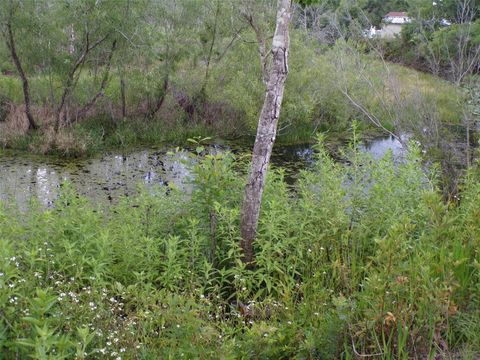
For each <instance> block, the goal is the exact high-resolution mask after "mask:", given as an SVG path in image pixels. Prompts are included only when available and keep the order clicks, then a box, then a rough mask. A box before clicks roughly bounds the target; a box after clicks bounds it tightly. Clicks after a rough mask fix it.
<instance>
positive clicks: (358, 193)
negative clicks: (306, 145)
mask: <svg viewBox="0 0 480 360" xmlns="http://www.w3.org/2000/svg"><path fill="white" fill-rule="evenodd" d="M317 150H318V159H317V163H316V165H315V167H314V168H313V169H311V170H309V171H304V172H302V174H301V175H300V179H299V180H298V183H297V184H296V185H295V188H294V189H293V190H294V191H292V189H291V188H289V187H288V186H287V185H286V183H285V181H284V180H283V173H282V170H281V169H277V170H275V171H274V172H271V173H270V175H269V177H268V184H267V187H266V190H265V196H264V202H263V207H262V215H261V219H260V227H259V234H258V238H257V241H256V243H255V252H256V263H255V266H254V267H253V268H246V267H245V266H244V264H242V262H241V260H240V258H241V254H240V250H239V247H238V241H239V238H238V237H239V229H238V225H239V224H238V222H239V205H240V202H241V196H242V193H243V192H242V189H243V177H242V176H239V173H238V170H234V168H236V169H238V165H235V167H234V162H236V161H237V162H238V160H235V159H234V157H233V156H232V155H231V154H223V155H208V156H206V158H205V159H203V160H202V161H201V162H199V163H198V164H197V165H196V166H195V169H194V172H195V179H194V180H193V181H194V191H193V193H192V194H191V197H185V196H184V195H183V194H180V193H179V192H177V191H176V190H175V189H173V188H171V189H168V190H166V189H165V188H158V189H157V190H156V191H154V192H148V193H147V192H142V193H141V194H140V195H139V196H138V197H136V198H130V199H129V198H126V199H123V200H122V201H121V202H120V203H119V204H118V205H116V206H114V207H112V208H111V209H109V210H108V211H106V210H103V209H98V208H95V207H94V206H93V205H92V204H89V203H88V202H87V201H86V200H85V199H84V198H82V197H79V196H77V195H76V194H75V191H74V189H71V188H70V186H68V184H66V185H64V187H63V192H62V195H61V197H60V199H59V200H58V201H57V202H56V207H55V208H54V209H50V210H43V209H41V208H39V206H38V205H37V204H34V203H32V205H31V209H30V211H28V212H27V213H18V212H17V211H16V210H15V209H14V208H13V207H12V206H8V205H7V204H3V206H2V207H1V208H0V247H1V249H2V253H1V257H0V353H2V354H3V357H4V358H6V359H10V358H27V357H32V358H35V359H47V358H48V359H63V358H78V359H84V358H85V359H89V358H90V359H93V358H105V359H112V358H113V359H136V358H138V359H158V358H169V359H181V358H185V359H191V358H200V359H207V358H220V359H237V358H238V359H252V358H253V359H292V358H293V359H338V358H345V359H352V358H356V357H357V356H358V354H362V355H367V354H377V355H378V357H380V358H385V359H391V358H398V359H406V358H413V357H416V358H428V357H434V356H436V355H438V356H442V355H445V356H452V357H454V356H456V357H460V358H466V359H468V358H472V359H473V358H475V356H478V354H479V353H480V346H479V344H480V338H479V334H480V310H479V309H480V285H479V284H480V266H479V262H480V254H479V253H478V248H479V245H480V243H479V242H480V225H479V223H478V218H479V216H480V213H479V210H478V209H479V207H478V203H479V201H480V186H479V182H478V174H477V173H476V172H475V171H473V170H472V171H471V173H470V174H469V175H468V176H467V177H466V179H465V186H464V190H463V192H462V197H461V201H460V203H459V204H445V203H444V202H443V200H442V198H441V195H440V194H439V192H438V190H437V188H436V179H435V176H434V174H432V175H431V176H426V175H425V173H424V171H423V170H422V167H421V163H420V157H419V154H418V151H417V150H415V149H412V150H411V151H410V153H409V155H408V159H407V161H406V162H404V163H402V164H399V165H394V163H393V160H392V157H391V155H387V156H386V157H385V158H384V159H382V160H381V161H379V162H375V161H372V159H371V158H369V157H368V155H365V154H361V153H360V152H359V151H357V150H356V149H355V146H353V147H352V148H350V149H349V150H348V151H347V152H346V154H345V156H346V157H348V159H349V163H350V165H349V166H344V165H340V164H337V163H335V162H334V161H333V160H332V159H331V158H330V157H329V156H328V155H327V154H326V152H325V151H324V150H323V148H322V146H319V147H318V148H317Z"/></svg>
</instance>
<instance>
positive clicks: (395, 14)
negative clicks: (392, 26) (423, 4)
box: [385, 11, 407, 18]
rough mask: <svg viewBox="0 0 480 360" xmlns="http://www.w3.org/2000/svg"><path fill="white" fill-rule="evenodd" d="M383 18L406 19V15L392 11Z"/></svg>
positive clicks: (403, 12) (402, 12)
mask: <svg viewBox="0 0 480 360" xmlns="http://www.w3.org/2000/svg"><path fill="white" fill-rule="evenodd" d="M385 17H402V18H403V17H407V13H406V12H405V11H401V12H398V11H392V12H389V13H388V14H387V15H385Z"/></svg>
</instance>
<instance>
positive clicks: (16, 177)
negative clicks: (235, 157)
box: [0, 138, 403, 209]
mask: <svg viewBox="0 0 480 360" xmlns="http://www.w3.org/2000/svg"><path fill="white" fill-rule="evenodd" d="M362 149H363V150H364V151H366V152H368V153H371V154H372V156H373V157H374V158H377V159H378V158H381V157H382V156H383V155H384V154H385V153H386V152H387V151H388V150H392V152H393V156H394V158H401V157H402V155H403V149H402V146H401V145H400V143H399V142H398V141H397V140H395V139H393V138H376V139H373V140H370V141H367V142H365V143H364V145H362ZM170 150H171V149H168V148H162V149H152V148H150V149H143V150H137V151H131V152H129V153H125V154H122V153H120V152H119V153H111V154H107V155H104V156H101V157H97V158H90V159H79V160H68V161H63V160H59V159H52V158H48V157H35V156H25V155H20V156H18V155H8V154H6V155H5V154H4V155H0V201H9V202H14V203H16V204H17V205H18V206H19V207H20V208H21V209H26V208H27V206H28V203H29V201H30V200H31V199H33V198H35V199H37V200H38V201H39V202H40V203H41V204H42V205H43V206H45V207H51V206H53V204H54V202H55V199H56V198H57V197H58V194H59V191H60V187H61V184H62V183H63V182H64V181H66V180H68V181H70V182H71V183H72V184H73V186H74V187H75V189H76V190H77V191H78V193H80V194H82V195H85V196H86V197H87V198H89V199H91V200H92V201H93V202H94V203H104V204H107V205H108V204H109V203H110V202H115V201H116V200H117V199H118V198H120V197H122V196H131V195H133V194H135V193H136V190H137V188H138V185H139V184H144V185H145V186H147V187H149V186H153V185H154V184H163V185H165V184H168V183H173V184H175V185H176V186H177V187H180V188H181V189H184V190H185V191H188V186H189V185H188V181H187V180H188V178H189V177H190V176H191V173H190V171H189V166H188V164H189V163H191V162H193V161H194V159H193V157H192V156H191V155H190V153H189V152H188V151H179V152H175V153H174V154H172V152H171V151H170ZM207 150H208V152H210V153H216V152H223V151H226V150H230V151H232V152H239V151H245V150H246V149H245V148H241V147H237V146H220V145H212V146H209V147H208V148H207ZM313 160H314V152H313V149H312V146H311V145H296V146H276V147H275V149H274V153H273V155H272V163H273V164H275V165H277V166H282V167H284V168H286V170H287V171H288V174H290V178H289V180H290V181H294V174H295V173H296V172H298V170H300V169H303V168H308V167H309V166H310V165H312V163H313Z"/></svg>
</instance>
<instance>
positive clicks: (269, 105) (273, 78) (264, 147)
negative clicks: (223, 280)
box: [240, 0, 291, 263]
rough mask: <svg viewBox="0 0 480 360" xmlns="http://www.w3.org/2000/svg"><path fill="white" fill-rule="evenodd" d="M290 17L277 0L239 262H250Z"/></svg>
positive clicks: (286, 0)
mask: <svg viewBox="0 0 480 360" xmlns="http://www.w3.org/2000/svg"><path fill="white" fill-rule="evenodd" d="M290 18H291V0H279V9H278V12H277V26H276V29H275V35H274V37H273V41H272V55H273V58H272V67H271V69H270V74H269V78H268V82H267V89H266V92H265V100H264V103H263V107H262V112H261V113H260V119H259V123H258V128H257V136H256V138H255V145H254V147H253V158H252V166H251V169H250V174H249V177H248V183H247V185H246V186H245V195H244V200H243V205H242V211H241V223H240V233H241V238H242V239H241V242H240V246H241V248H242V250H243V261H244V262H245V263H252V262H253V259H254V253H253V240H254V239H255V236H256V233H257V226H258V218H259V215H260V205H261V202H262V195H263V189H264V186H265V179H266V176H267V170H268V164H269V162H270V156H271V154H272V148H273V144H274V142H275V137H276V133H277V124H278V118H279V115H280V108H281V104H282V99H283V91H284V88H285V80H286V79H287V74H288V50H289V45H290V39H289V33H288V25H289V23H290Z"/></svg>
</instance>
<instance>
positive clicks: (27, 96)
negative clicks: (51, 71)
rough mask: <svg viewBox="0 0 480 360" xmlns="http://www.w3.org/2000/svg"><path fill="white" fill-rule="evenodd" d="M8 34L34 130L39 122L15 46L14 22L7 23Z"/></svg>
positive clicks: (29, 127) (26, 109) (11, 53)
mask: <svg viewBox="0 0 480 360" xmlns="http://www.w3.org/2000/svg"><path fill="white" fill-rule="evenodd" d="M7 34H8V40H7V47H8V49H9V50H10V55H11V56H12V60H13V63H14V64H15V67H16V68H17V71H18V74H19V75H20V78H21V79H22V85H23V97H24V99H25V115H27V119H28V129H29V130H34V129H36V128H37V124H36V123H35V120H33V115H32V113H31V111H30V90H29V86H28V79H27V76H26V75H25V72H24V71H23V67H22V63H21V62H20V59H19V58H18V54H17V49H16V48H15V39H14V37H13V31H12V24H11V23H10V21H9V22H8V23H7Z"/></svg>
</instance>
